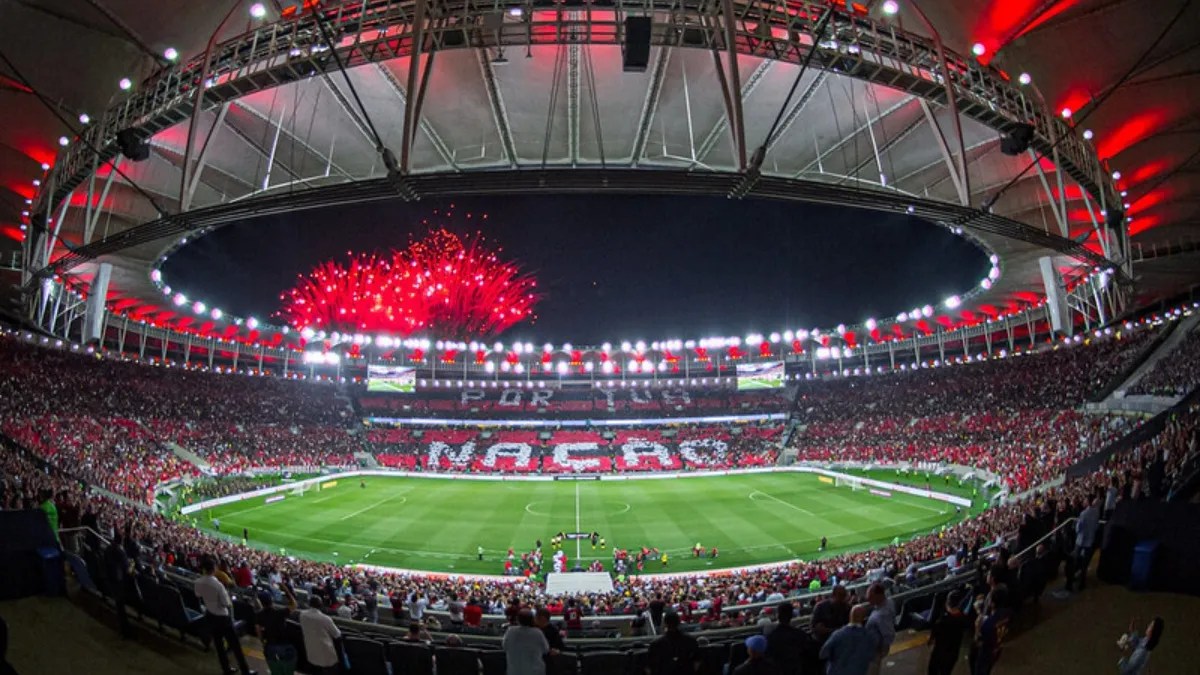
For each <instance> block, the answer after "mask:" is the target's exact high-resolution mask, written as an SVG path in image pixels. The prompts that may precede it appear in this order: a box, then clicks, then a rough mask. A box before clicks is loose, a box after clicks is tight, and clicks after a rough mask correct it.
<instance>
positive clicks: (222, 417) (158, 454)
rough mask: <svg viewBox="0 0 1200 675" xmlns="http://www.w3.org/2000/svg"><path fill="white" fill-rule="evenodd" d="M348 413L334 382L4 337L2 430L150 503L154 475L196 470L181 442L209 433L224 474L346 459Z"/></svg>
mask: <svg viewBox="0 0 1200 675" xmlns="http://www.w3.org/2000/svg"><path fill="white" fill-rule="evenodd" d="M349 414H350V410H349V407H348V405H347V404H346V402H345V401H344V400H341V399H338V398H337V389H336V388H335V387H333V386H323V385H314V384H309V383H300V382H294V381H289V380H283V379H278V378H270V377H235V376H231V375H218V374H212V373H204V372H194V371H188V370H184V369H179V368H167V367H150V366H145V365H141V364H138V363H134V362H127V361H121V360H117V359H112V358H103V357H101V356H99V355H96V354H85V353H80V352H78V351H68V350H65V349H62V350H56V349H47V348H42V347H38V346H35V345H32V344H28V343H25V342H23V341H20V340H16V339H13V338H9V337H4V338H0V431H3V433H5V434H6V435H8V436H10V437H12V438H14V439H16V440H17V441H18V442H19V443H21V444H22V445H24V446H26V447H28V448H30V449H32V450H33V451H35V452H37V453H38V454H39V455H40V456H41V457H43V458H46V459H49V460H51V461H53V462H55V463H56V464H57V465H59V466H61V467H62V468H64V469H66V470H68V471H70V472H71V473H73V474H75V475H77V476H78V477H80V478H81V479H83V480H86V481H88V482H90V483H92V484H95V485H100V486H102V487H105V488H107V489H109V490H112V491H113V492H116V493H118V494H120V495H123V496H125V497H128V498H130V499H133V500H136V501H139V502H143V503H145V502H148V501H150V500H151V499H152V498H153V489H154V486H155V485H157V484H158V483H161V482H163V481H166V480H170V479H175V478H181V477H186V476H189V475H196V474H197V472H198V468H197V467H196V466H194V465H193V464H191V463H190V462H187V461H185V460H183V459H180V458H179V457H178V456H177V455H176V453H175V452H174V451H173V449H172V448H171V447H170V443H173V442H174V441H175V440H176V439H177V438H178V440H180V441H185V440H186V438H185V437H186V436H187V435H188V434H189V433H193V432H195V433H199V434H201V435H203V437H204V438H205V439H206V440H213V441H214V445H213V446H212V447H210V448H203V447H201V448H199V450H200V452H199V454H201V455H204V454H208V455H209V459H210V460H211V461H213V463H214V464H215V466H216V468H217V470H219V471H224V472H229V471H235V470H240V469H242V468H244V467H247V466H250V465H252V464H257V463H261V464H263V465H268V466H283V465H291V463H292V462H296V463H299V464H301V465H312V464H320V463H342V464H347V463H350V455H349V452H350V448H351V446H352V445H353V443H352V439H351V438H350V437H349V436H348V435H347V433H346V431H345V427H346V426H348V424H349V421H348V420H349ZM222 429H223V430H224V431H217V430H222ZM235 429H236V430H238V431H237V433H235V432H234V430H235ZM197 430H199V431H197ZM185 431H187V433H185ZM216 441H220V442H221V443H220V444H217V443H216Z"/></svg>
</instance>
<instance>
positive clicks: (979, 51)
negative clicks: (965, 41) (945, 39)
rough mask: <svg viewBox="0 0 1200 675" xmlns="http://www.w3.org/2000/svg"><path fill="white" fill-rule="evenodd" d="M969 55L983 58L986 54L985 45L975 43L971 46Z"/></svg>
mask: <svg viewBox="0 0 1200 675" xmlns="http://www.w3.org/2000/svg"><path fill="white" fill-rule="evenodd" d="M971 53H972V54H974V55H975V56H983V55H984V54H986V53H987V45H985V44H983V43H982V42H976V43H975V44H973V45H971Z"/></svg>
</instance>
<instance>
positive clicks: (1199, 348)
mask: <svg viewBox="0 0 1200 675" xmlns="http://www.w3.org/2000/svg"><path fill="white" fill-rule="evenodd" d="M1197 385H1200V329H1193V330H1192V332H1191V333H1188V335H1187V337H1185V338H1184V339H1183V341H1182V342H1180V343H1179V346H1177V347H1176V348H1175V349H1173V350H1171V352H1170V353H1169V354H1166V355H1164V356H1163V357H1162V358H1160V359H1159V360H1158V362H1157V363H1155V364H1154V367H1153V368H1152V369H1151V370H1150V372H1148V373H1146V374H1145V375H1143V376H1142V377H1141V379H1139V380H1138V381H1137V382H1135V383H1134V384H1133V386H1132V387H1130V388H1129V391H1128V392H1127V393H1129V394H1150V395H1153V396H1184V395H1186V394H1188V393H1189V392H1190V391H1191V390H1193V389H1195V388H1196V386H1197Z"/></svg>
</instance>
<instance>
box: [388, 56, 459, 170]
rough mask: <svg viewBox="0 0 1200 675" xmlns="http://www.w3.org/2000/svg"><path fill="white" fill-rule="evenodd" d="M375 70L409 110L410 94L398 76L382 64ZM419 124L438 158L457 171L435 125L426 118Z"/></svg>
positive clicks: (451, 154)
mask: <svg viewBox="0 0 1200 675" xmlns="http://www.w3.org/2000/svg"><path fill="white" fill-rule="evenodd" d="M431 55H432V54H431ZM375 70H376V72H378V73H379V74H380V76H381V77H383V80H384V82H387V85H388V88H389V89H391V90H392V93H394V94H395V95H396V98H398V99H400V104H401V105H403V106H404V107H406V108H407V107H408V94H407V93H406V92H405V91H404V88H403V87H401V86H400V83H399V82H397V81H396V76H395V75H393V74H392V71H391V70H389V69H388V67H387V66H385V65H383V64H382V63H376V64H375ZM425 80H426V81H428V80H429V78H425ZM417 124H418V126H419V127H420V129H421V132H422V133H424V134H425V137H426V138H428V139H429V142H430V143H432V144H433V149H434V151H435V152H437V154H438V156H439V157H441V158H442V161H443V162H445V163H446V165H447V166H450V167H452V168H453V169H454V170H456V171H457V170H458V168H459V167H458V164H457V163H456V162H455V161H454V155H453V153H452V152H451V151H450V148H449V146H447V145H446V142H445V141H444V140H442V137H441V135H440V134H439V133H438V132H437V129H434V128H433V124H431V123H430V122H429V120H428V119H427V118H426V117H424V116H422V117H421V118H420V120H419V121H418V123H417Z"/></svg>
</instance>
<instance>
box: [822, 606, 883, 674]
mask: <svg viewBox="0 0 1200 675" xmlns="http://www.w3.org/2000/svg"><path fill="white" fill-rule="evenodd" d="M870 612H871V605H869V604H866V603H863V604H861V605H855V606H854V607H853V609H851V610H850V621H849V623H847V624H846V625H845V626H842V627H841V628H839V629H837V630H835V631H834V632H833V633H832V634H831V635H830V636H829V639H828V640H826V641H825V644H824V645H822V646H821V654H820V656H821V660H822V661H824V662H825V663H826V670H825V672H826V675H867V672H868V671H869V670H870V668H871V664H872V663H874V662H875V661H876V657H877V655H878V654H879V640H878V638H877V637H876V635H875V633H874V632H873V631H871V630H868V629H867V627H866V626H865V625H864V624H865V623H866V621H867V615H868V614H870Z"/></svg>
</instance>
